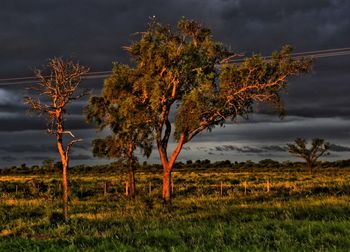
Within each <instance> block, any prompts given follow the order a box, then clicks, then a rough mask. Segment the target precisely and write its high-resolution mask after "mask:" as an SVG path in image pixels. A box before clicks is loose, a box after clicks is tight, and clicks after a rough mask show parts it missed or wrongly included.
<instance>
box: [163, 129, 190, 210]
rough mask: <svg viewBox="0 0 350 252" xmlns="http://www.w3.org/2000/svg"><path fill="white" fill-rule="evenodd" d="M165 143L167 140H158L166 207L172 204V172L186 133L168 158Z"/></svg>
mask: <svg viewBox="0 0 350 252" xmlns="http://www.w3.org/2000/svg"><path fill="white" fill-rule="evenodd" d="M164 143H165V141H163V142H162V141H158V140H157V145H158V150H159V156H160V160H161V162H162V166H163V190H162V197H163V204H164V207H166V206H171V197H172V196H171V172H172V169H173V166H174V164H175V161H176V159H177V157H178V156H179V154H180V152H181V149H182V146H183V145H184V143H185V133H182V134H181V136H180V139H179V141H178V143H177V146H176V148H175V150H174V151H173V153H172V154H171V156H170V159H168V156H167V151H166V150H167V149H166V144H164Z"/></svg>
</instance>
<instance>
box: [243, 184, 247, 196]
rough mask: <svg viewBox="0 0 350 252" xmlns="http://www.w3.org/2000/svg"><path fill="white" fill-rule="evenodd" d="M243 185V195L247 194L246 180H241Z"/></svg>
mask: <svg viewBox="0 0 350 252" xmlns="http://www.w3.org/2000/svg"><path fill="white" fill-rule="evenodd" d="M243 186H244V195H247V187H248V183H247V181H244V182H243Z"/></svg>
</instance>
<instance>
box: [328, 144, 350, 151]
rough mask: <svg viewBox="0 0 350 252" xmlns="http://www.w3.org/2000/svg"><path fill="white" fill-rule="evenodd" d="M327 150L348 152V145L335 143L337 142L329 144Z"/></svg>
mask: <svg viewBox="0 0 350 252" xmlns="http://www.w3.org/2000/svg"><path fill="white" fill-rule="evenodd" d="M329 150H330V151H334V152H350V148H349V147H347V146H342V145H337V144H331V146H330V147H329Z"/></svg>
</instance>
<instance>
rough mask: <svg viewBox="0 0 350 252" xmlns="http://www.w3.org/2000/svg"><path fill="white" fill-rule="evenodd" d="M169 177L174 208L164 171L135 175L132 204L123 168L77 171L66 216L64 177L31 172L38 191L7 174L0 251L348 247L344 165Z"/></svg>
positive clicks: (349, 176)
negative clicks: (164, 188) (164, 192)
mask: <svg viewBox="0 0 350 252" xmlns="http://www.w3.org/2000/svg"><path fill="white" fill-rule="evenodd" d="M173 175H174V176H173V181H174V186H173V189H174V199H173V207H172V208H171V209H170V210H166V209H163V205H162V200H161V197H160V195H161V174H160V173H158V174H152V173H147V172H139V173H137V190H138V195H137V197H136V199H135V200H134V201H132V200H129V199H128V198H126V197H125V196H124V184H123V183H124V182H125V180H126V176H125V175H124V174H122V173H116V174H100V175H96V174H84V175H80V176H79V175H78V174H74V175H72V176H71V177H70V205H69V207H70V208H69V212H70V222H69V223H64V222H63V221H62V220H60V219H59V218H57V213H60V211H61V199H60V191H59V186H58V184H59V176H57V177H53V176H39V175H37V176H31V177H30V181H32V180H34V181H35V183H36V184H38V185H40V187H39V189H37V187H36V186H34V187H33V185H32V183H27V181H28V176H4V177H1V180H0V182H1V184H2V185H3V189H2V191H1V192H0V251H11V250H14V251H16V250H36V251H43V250H50V251H56V250H57V251H62V250H65V251H76V250H84V251H140V250H141V251H164V250H165V251H171V250H174V251H196V250H197V251H210V250H212V251H235V250H238V251H252V250H253V251H261V250H263V251H271V250H279V251H315V250H319V251H329V250H334V251H335V250H336V251H349V249H350V215H349V212H350V186H349V185H350V170H348V169H342V170H333V171H332V170H324V171H320V172H317V173H316V174H314V175H310V174H308V173H303V172H288V173H284V172H248V173H247V172H244V173H240V172H227V171H225V172H220V171H219V170H218V171H211V172H190V171H185V172H175V173H174V174H173ZM96 178H97V179H96ZM105 182H107V183H108V190H107V194H105V193H104V190H103V186H104V185H105V184H104V183H105ZM26 183H27V184H26ZM267 183H270V191H268V190H267ZM5 184H6V186H5ZM36 184H35V185H36ZM16 185H20V186H19V187H18V190H17V192H16V191H15V186H16ZM150 185H151V191H149V186H150ZM221 185H222V186H223V188H222V194H221V188H220V186H221ZM245 186H246V187H247V188H246V191H245ZM6 190H8V191H6ZM55 216H56V217H55Z"/></svg>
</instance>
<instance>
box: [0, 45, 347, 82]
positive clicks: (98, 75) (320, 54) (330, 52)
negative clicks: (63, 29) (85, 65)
mask: <svg viewBox="0 0 350 252" xmlns="http://www.w3.org/2000/svg"><path fill="white" fill-rule="evenodd" d="M345 55H350V47H344V48H333V49H326V50H315V51H307V52H299V53H292V54H291V56H292V58H294V59H297V58H302V57H312V58H316V59H317V58H326V57H336V56H345ZM263 58H264V59H271V56H263ZM244 60H245V58H243V57H242V58H240V59H234V60H230V61H229V62H228V63H232V64H236V63H242V62H243V61H244ZM111 73H112V71H93V72H89V73H87V74H85V75H84V76H83V79H89V80H91V79H103V78H106V77H108V76H109V75H110V74H111ZM47 77H48V76H47ZM34 83H37V79H36V77H35V76H28V77H17V78H4V79H0V86H10V85H27V84H34Z"/></svg>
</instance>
